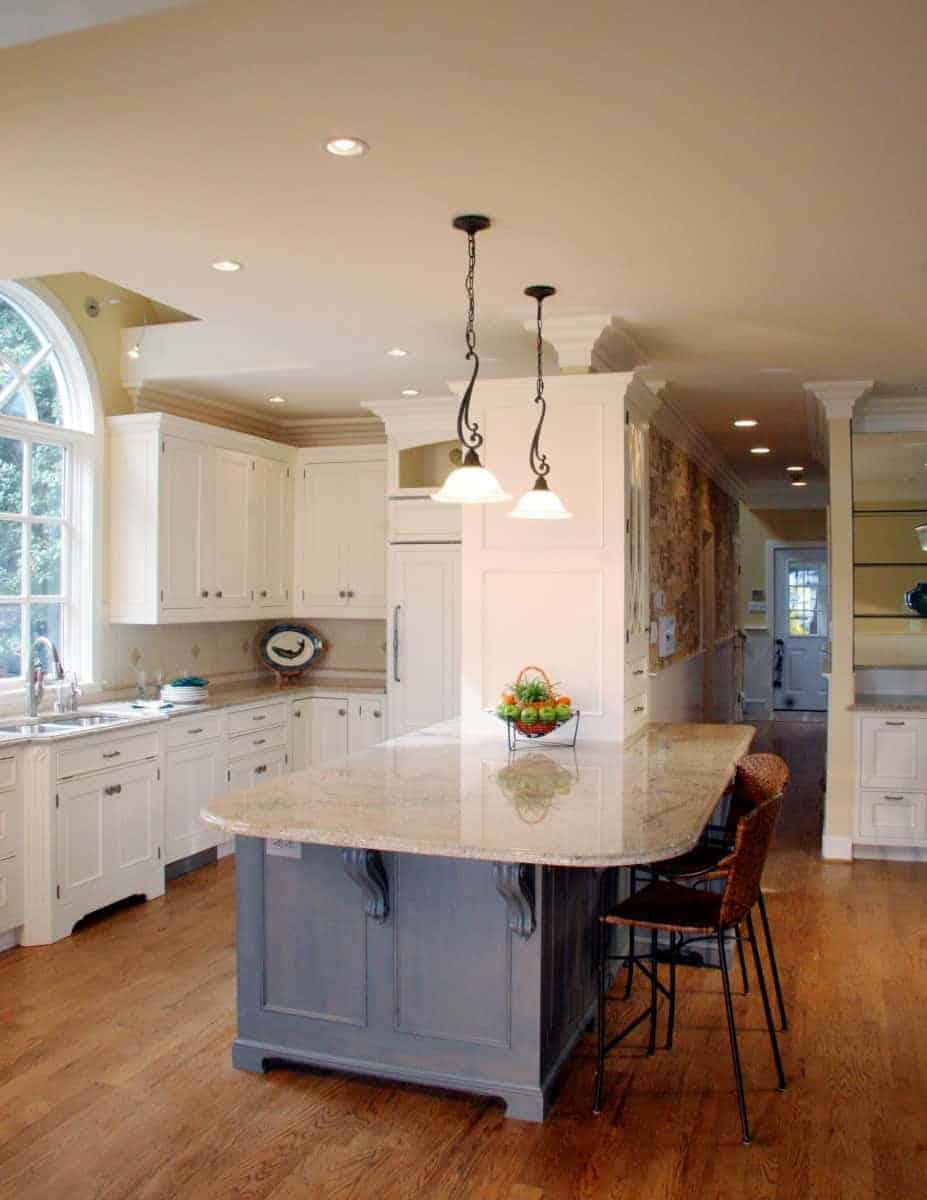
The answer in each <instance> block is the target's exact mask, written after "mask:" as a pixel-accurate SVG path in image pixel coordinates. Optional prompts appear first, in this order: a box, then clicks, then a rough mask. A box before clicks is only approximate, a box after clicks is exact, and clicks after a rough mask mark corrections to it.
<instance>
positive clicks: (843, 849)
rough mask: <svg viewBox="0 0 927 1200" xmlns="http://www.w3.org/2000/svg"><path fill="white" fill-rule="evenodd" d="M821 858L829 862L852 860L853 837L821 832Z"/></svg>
mask: <svg viewBox="0 0 927 1200" xmlns="http://www.w3.org/2000/svg"><path fill="white" fill-rule="evenodd" d="M821 858H826V859H828V860H829V861H831V862H852V861H853V839H852V838H848V837H833V836H831V835H830V834H826V833H825V834H823V836H822V837H821Z"/></svg>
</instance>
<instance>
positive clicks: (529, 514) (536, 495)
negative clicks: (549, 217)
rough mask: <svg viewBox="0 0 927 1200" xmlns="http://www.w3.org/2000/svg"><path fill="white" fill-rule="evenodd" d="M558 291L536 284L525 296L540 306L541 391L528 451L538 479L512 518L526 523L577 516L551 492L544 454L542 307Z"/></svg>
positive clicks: (535, 398) (520, 502)
mask: <svg viewBox="0 0 927 1200" xmlns="http://www.w3.org/2000/svg"><path fill="white" fill-rule="evenodd" d="M556 291H557V289H556V288H552V287H549V286H548V285H547V284H543V283H536V284H533V285H532V286H531V287H527V288H525V295H526V296H531V297H532V299H534V300H537V302H538V390H537V394H536V395H535V397H534V403H535V404H537V405H538V408H539V410H540V411H539V412H538V423H537V428H536V429H535V431H534V437H533V438H532V439H531V448H530V449H529V451H528V464H529V466H530V467H531V470H532V471H533V472H534V476H535V478H534V487H533V488H532V489H531V491H530V492H525V494H524V495H523V496H522V498H521V499H520V500H519V501H518V503H517V504H516V505H515V507H514V508H513V509H512V511H511V512H510V513H509V514H508V515H509V516H510V517H516V518H520V519H522V520H525V521H566V520H567V519H568V518H569V517H572V515H573V514H572V513H571V512H568V511H567V509H566V507H565V506H564V503H563V501H562V500H561V499H560V497H559V496H558V495H557V493H556V492H554V491H551V489H550V487H549V486H548V483H547V476H548V475H549V474H550V464H549V463H548V461H547V455H546V454H542V453H541V429H542V428H543V425H544V417H545V416H546V415H547V401H546V400H545V399H544V339H543V336H542V328H541V306H542V305H543V303H544V301H545V300H546V299H547V297H548V296H553V295H555V294H556Z"/></svg>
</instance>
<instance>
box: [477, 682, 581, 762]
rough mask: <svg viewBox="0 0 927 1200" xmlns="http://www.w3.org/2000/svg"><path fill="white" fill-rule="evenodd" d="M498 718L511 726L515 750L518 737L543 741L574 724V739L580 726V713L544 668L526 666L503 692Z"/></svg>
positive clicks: (510, 738) (497, 713)
mask: <svg viewBox="0 0 927 1200" xmlns="http://www.w3.org/2000/svg"><path fill="white" fill-rule="evenodd" d="M495 712H496V716H497V717H498V718H499V719H500V720H501V721H504V722H505V724H506V726H507V727H508V732H509V745H510V747H511V748H513V749H514V743H515V738H516V734H521V736H522V737H525V738H542V737H546V736H547V735H548V734H549V733H553V731H554V730H555V729H558V728H560V726H562V725H566V724H567V723H568V722H569V721H573V722H574V729H573V740H572V742H570V743H569V744H570V745H575V744H576V732H577V729H578V727H579V710H578V709H575V708H574V707H573V701H572V700H571V699H570V697H569V696H566V695H562V694H560V693H559V692H558V690H557V688H556V687H555V686H554V684H553V683H551V681H550V676H549V675H548V674H547V672H546V671H545V670H544V669H543V667H534V666H529V667H522V669H521V670H520V671H519V672H518V676H517V677H516V679H515V682H514V683H513V684H512V685H511V686H510V687H508V688H506V690H505V691H504V692H503V693H502V698H501V700H500V702H499V704H498V705H497V707H496V710H495Z"/></svg>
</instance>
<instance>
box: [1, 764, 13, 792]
mask: <svg viewBox="0 0 927 1200" xmlns="http://www.w3.org/2000/svg"><path fill="white" fill-rule="evenodd" d="M14 787H16V759H15V758H12V757H10V758H0V792H3V791H6V789H7V788H14Z"/></svg>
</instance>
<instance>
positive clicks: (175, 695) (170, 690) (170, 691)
mask: <svg viewBox="0 0 927 1200" xmlns="http://www.w3.org/2000/svg"><path fill="white" fill-rule="evenodd" d="M208 698H209V688H208V687H207V686H206V684H202V685H201V686H198V687H194V686H193V685H191V684H183V685H179V684H175V683H166V684H165V685H164V687H163V688H161V699H162V700H168V701H169V702H170V703H171V704H202V703H203V701H204V700H207V699H208Z"/></svg>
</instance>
